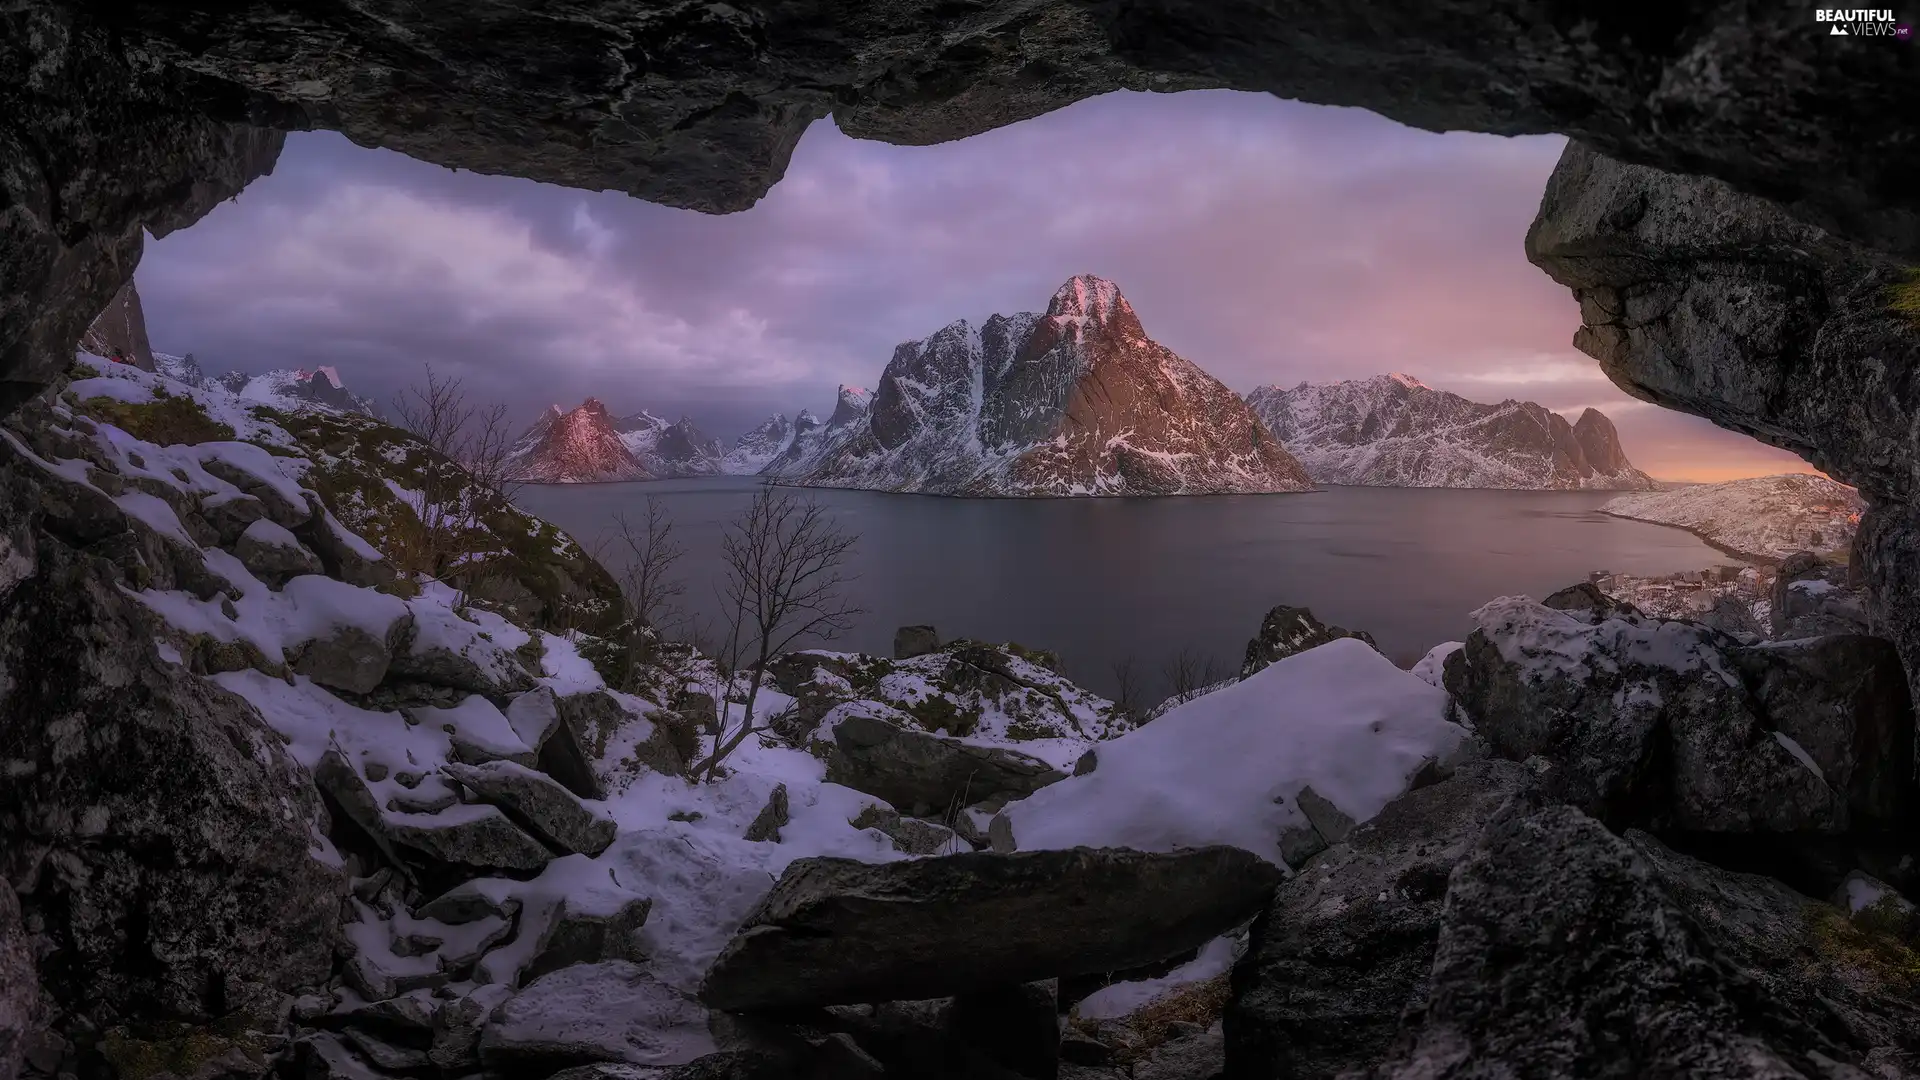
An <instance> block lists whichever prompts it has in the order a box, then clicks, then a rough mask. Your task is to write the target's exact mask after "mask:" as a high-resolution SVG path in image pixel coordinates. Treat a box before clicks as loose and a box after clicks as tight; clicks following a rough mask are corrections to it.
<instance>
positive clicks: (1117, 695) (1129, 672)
mask: <svg viewBox="0 0 1920 1080" xmlns="http://www.w3.org/2000/svg"><path fill="white" fill-rule="evenodd" d="M1113 686H1114V690H1113V694H1114V697H1113V703H1114V704H1115V705H1118V706H1120V711H1121V712H1124V713H1126V714H1128V715H1130V716H1138V715H1139V714H1140V705H1141V702H1140V691H1141V686H1140V671H1139V667H1138V665H1137V663H1136V662H1135V660H1134V658H1133V657H1132V656H1124V657H1121V658H1120V659H1119V660H1116V661H1114V664H1113Z"/></svg>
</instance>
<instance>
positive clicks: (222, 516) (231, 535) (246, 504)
mask: <svg viewBox="0 0 1920 1080" xmlns="http://www.w3.org/2000/svg"><path fill="white" fill-rule="evenodd" d="M200 516H201V517H202V518H204V519H205V520H206V522H207V524H208V525H211V526H213V531H214V533H215V534H216V538H217V540H218V541H219V544H220V546H221V547H229V548H230V547H232V546H233V545H235V544H237V543H239V542H240V537H241V536H243V535H245V534H246V531H247V527H248V526H249V525H252V524H253V523H254V522H256V521H259V520H261V519H263V518H265V517H266V516H267V508H266V505H265V504H264V503H262V502H261V501H260V500H259V499H256V498H254V497H253V496H251V495H246V494H240V493H237V492H227V493H225V494H222V495H214V496H211V497H209V498H207V499H205V500H202V501H201V503H200Z"/></svg>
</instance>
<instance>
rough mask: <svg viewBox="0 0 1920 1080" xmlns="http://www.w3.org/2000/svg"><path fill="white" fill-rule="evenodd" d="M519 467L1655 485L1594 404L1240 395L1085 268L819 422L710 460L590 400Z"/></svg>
mask: <svg viewBox="0 0 1920 1080" xmlns="http://www.w3.org/2000/svg"><path fill="white" fill-rule="evenodd" d="M563 419H564V420H566V427H565V431H564V435H561V434H556V433H555V431H554V428H555V425H557V424H559V423H560V421H561V420H563ZM616 444H617V447H618V449H616V448H615V447H616ZM516 457H517V460H519V461H521V462H522V466H521V472H522V475H523V476H525V477H526V478H528V479H535V480H543V481H558V482H581V481H590V480H628V479H649V478H658V477H674V476H702V475H714V474H737V475H761V476H770V477H777V478H779V479H780V480H782V481H783V482H785V483H790V484H795V485H800V486H813V487H851V488H869V489H875V490H882V491H905V492H923V493H929V494H942V495H983V496H998V495H1018V496H1072V495H1172V494H1208V493H1230V492H1285V491H1301V490H1305V489H1307V488H1309V487H1310V486H1311V485H1312V484H1314V483H1323V484H1365V485H1380V486H1394V487H1484V488H1533V489H1603V490H1648V489H1652V488H1654V487H1656V486H1657V485H1656V484H1655V482H1654V481H1653V480H1652V479H1651V478H1650V477H1648V476H1647V475H1646V474H1645V473H1643V472H1641V471H1640V470H1638V469H1636V468H1634V467H1633V465H1632V463H1631V462H1630V461H1628V460H1627V456H1626V453H1625V452H1624V451H1623V450H1622V449H1621V446H1620V438H1619V435H1618V433H1617V432H1616V431H1615V430H1614V427H1613V424H1612V422H1611V421H1609V420H1608V419H1607V418H1606V416H1605V415H1603V414H1602V413H1600V412H1599V411H1598V410H1594V409H1588V410H1586V411H1585V412H1584V413H1582V414H1581V415H1580V417H1579V419H1578V420H1576V421H1575V422H1573V423H1568V422H1567V420H1566V419H1565V418H1564V417H1562V416H1560V415H1559V414H1557V413H1554V412H1551V411H1549V410H1548V409H1546V408H1545V407H1543V406H1541V405H1538V404H1535V403H1534V402H1530V401H1511V400H1510V401H1503V402H1500V403H1499V404H1494V405H1487V404H1481V403H1479V402H1474V401H1469V400H1468V399H1466V398H1464V397H1461V396H1460V395H1458V394H1452V393H1447V392H1446V391H1442V390H1436V389H1434V388H1432V387H1430V386H1427V385H1426V384H1424V383H1422V382H1420V381H1419V380H1418V379H1415V378H1413V377H1412V376H1408V375H1400V374H1392V375H1380V376H1376V377H1373V378H1370V379H1360V380H1353V381H1349V382H1339V383H1331V384H1322V385H1313V384H1307V383H1302V384H1301V385H1299V386H1296V387H1292V388H1281V387H1278V386H1263V387H1260V388H1259V389H1257V390H1255V391H1253V392H1252V393H1251V394H1248V395H1247V396H1246V398H1245V399H1244V400H1243V399H1242V398H1241V397H1240V396H1239V395H1236V394H1235V393H1234V392H1233V391H1231V390H1229V389H1227V387H1226V386H1224V385H1222V384H1221V383H1220V382H1219V381H1218V380H1216V379H1214V378H1213V377H1212V376H1210V375H1208V374H1207V373H1206V372H1205V371H1202V370H1201V369H1200V368H1199V367H1198V366H1196V365H1195V364H1193V363H1192V362H1190V361H1188V360H1186V359H1184V358H1182V357H1180V356H1179V355H1177V354H1175V353H1174V352H1173V351H1172V350H1169V349H1167V348H1166V347H1165V346H1162V345H1160V344H1159V343H1157V342H1155V341H1153V340H1152V339H1151V338H1149V337H1148V336H1147V334H1146V331H1145V329H1144V328H1143V327H1142V326H1141V323H1140V320H1139V317H1138V315H1137V314H1135V312H1134V310H1133V306H1132V305H1131V304H1129V303H1128V302H1127V300H1126V298H1125V297H1124V296H1122V295H1121V293H1120V290H1119V288H1118V287H1117V286H1115V285H1114V284H1113V283H1112V282H1110V281H1106V280H1104V279H1102V278H1098V277H1093V276H1091V275H1085V276H1081V277H1076V278H1074V279H1072V280H1071V281H1069V282H1067V283H1066V284H1065V285H1063V286H1061V288H1060V289H1059V290H1058V291H1057V292H1056V293H1055V294H1054V296H1053V299H1052V301H1051V302H1050V303H1049V304H1048V307H1047V310H1046V312H1045V313H1041V314H1036V313H1023V314H1017V315H995V316H993V317H992V318H989V319H988V320H987V321H986V322H985V323H983V324H981V325H980V326H978V327H975V326H972V325H970V324H968V323H967V322H965V321H960V322H955V323H952V324H950V325H949V326H947V327H946V328H944V329H942V330H940V331H939V332H938V333H935V334H933V335H932V336H930V337H927V338H924V339H922V340H919V341H909V342H906V343H904V344H902V345H900V346H898V347H897V348H895V349H894V353H893V358H892V360H891V361H890V362H889V363H888V364H887V366H886V369H885V371H883V372H882V373H881V376H880V381H879V383H878V389H876V390H875V391H874V392H872V393H868V392H867V391H865V390H861V389H857V388H854V387H848V386H842V387H841V388H840V393H839V399H838V401H837V402H836V404H835V407H834V411H833V414H832V415H831V416H830V417H829V418H828V419H827V420H826V421H825V422H824V423H823V422H822V421H821V420H820V419H819V418H818V417H817V416H816V415H815V414H814V413H812V412H811V411H809V410H805V409H802V410H801V411H800V412H799V413H797V414H796V415H795V417H794V418H793V419H792V420H789V419H788V418H787V415H786V414H784V413H782V414H779V415H776V416H771V417H768V418H767V419H766V420H765V421H763V422H762V423H761V424H760V425H759V426H757V427H755V428H754V429H753V430H752V431H749V432H747V433H746V434H744V435H742V436H740V437H739V438H738V439H736V440H734V442H733V444H732V445H731V446H729V447H724V448H723V447H722V446H720V445H719V443H718V442H716V441H715V440H713V439H711V438H708V437H707V436H705V435H704V434H702V433H701V432H700V430H699V429H698V428H697V427H696V426H695V425H694V423H693V421H692V420H690V419H687V418H684V417H683V418H682V419H681V420H680V421H679V422H678V423H676V424H671V425H670V424H667V423H666V422H665V421H663V420H661V419H659V418H658V417H655V416H652V415H651V414H648V413H645V412H642V413H637V414H635V415H633V416H631V417H625V418H615V417H613V416H611V415H610V414H609V413H608V412H607V410H606V408H605V407H604V406H603V405H601V404H600V403H599V402H598V401H595V400H592V399H589V400H588V402H587V403H586V404H584V405H582V406H581V407H580V408H578V409H575V410H573V411H572V412H563V411H562V410H561V409H560V408H559V407H558V406H555V407H554V408H553V409H552V410H551V411H550V412H549V413H548V414H547V416H545V417H543V418H542V420H541V421H540V422H539V423H536V424H535V425H534V426H533V427H532V428H530V429H529V430H528V432H527V433H526V435H525V436H523V438H522V439H521V441H520V444H519V448H518V450H517V453H516Z"/></svg>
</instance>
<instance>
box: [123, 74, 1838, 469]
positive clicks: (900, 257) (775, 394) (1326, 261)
mask: <svg viewBox="0 0 1920 1080" xmlns="http://www.w3.org/2000/svg"><path fill="white" fill-rule="evenodd" d="M1561 142H1562V140H1560V139H1559V138H1557V137H1537V138H1523V139H1503V138H1500V137H1497V136H1489V135H1475V134H1452V135H1434V134H1430V133H1426V132H1418V131H1413V130H1409V129H1407V128H1404V127H1400V126H1399V125H1397V124H1394V123H1392V122H1390V121H1387V120H1384V119H1381V118H1380V117H1378V116H1374V115H1372V114H1370V113H1366V112H1363V111H1360V110H1354V109H1333V108H1326V107H1319V106H1309V105H1300V104H1297V103H1293V102H1286V101H1280V100H1277V99H1274V98H1270V97H1266V96H1262V95H1249V94H1235V93H1230V92H1225V91H1219V92H1207V93H1187V94H1178V95H1148V94H1130V93H1121V94H1113V95H1109V96H1107V97H1103V98H1098V99H1095V100H1092V101H1086V102H1082V103H1080V104H1078V105H1075V106H1073V107H1070V108H1067V109H1062V110H1060V111H1059V112H1055V113H1052V114H1050V115H1048V116H1044V117H1041V118H1039V119H1036V120H1032V121H1028V122H1026V123H1023V124H1018V125H1015V126H1013V127H1010V128H1004V129H1001V130H999V131H994V132H989V133H987V134H985V135H980V136H976V137H974V138H971V139H967V140H964V141H962V142H958V143H950V144H947V145H944V146H932V147H893V146H886V145H882V144H879V143H870V142H859V141H856V140H853V139H849V138H847V137H845V136H843V135H841V134H840V132H839V131H838V130H837V129H836V128H835V127H834V126H833V124H832V122H831V121H830V120H829V121H821V122H820V123H818V124H816V125H815V126H814V127H813V128H812V130H810V131H809V132H808V133H807V136H806V138H805V139H804V140H802V142H801V144H800V146H799V149H798V150H797V151H796V152H795V154H794V157H793V165H792V168H791V169H790V170H789V171H788V173H787V177H786V179H785V180H784V181H782V182H781V183H780V184H778V185H777V186H776V187H775V188H774V189H773V191H772V193H771V194H769V195H768V196H767V197H766V198H765V199H763V200H762V201H761V202H760V204H759V205H758V206H756V207H755V208H754V209H752V210H750V211H747V212H745V213H740V214H733V215H728V216H724V217H712V216H707V215H702V214H697V213H692V212H689V211H681V210H672V209H668V208H665V207H660V206H653V205H650V204H647V203H643V202H639V201H637V200H635V199H632V198H629V197H627V196H625V195H621V194H618V193H615V192H582V191H574V190H570V189H566V188H558V187H550V186H546V185H541V184H535V183H530V182H528V181H524V180H514V179H506V178H501V177H489V176H479V175H475V174H472V173H456V172H451V171H448V170H446V169H442V168H439V167H437V166H432V165H427V164H423V163H421V162H417V161H412V160H410V159H408V158H405V157H403V156H401V155H398V154H393V153H389V152H386V151H375V150H365V149H362V148H360V147H356V146H354V145H352V144H351V143H349V142H347V141H346V140H345V139H343V138H341V137H339V136H337V135H334V134H331V133H315V134H303V135H294V136H291V137H290V138H289V139H288V142H287V149H286V153H285V154H284V155H283V156H282V157H281V159H280V163H279V165H278V167H277V168H276V169H275V170H274V173H273V175H272V176H269V177H267V178H265V179H262V180H260V181H258V182H256V183H255V184H253V185H252V186H251V187H249V188H248V189H247V190H246V191H245V192H244V193H243V194H241V196H240V197H239V198H238V199H236V200H234V201H232V202H230V203H228V204H227V205H224V206H222V207H220V208H219V209H217V210H216V211H214V212H213V213H212V214H211V215H209V216H208V217H207V218H206V219H205V220H204V221H202V222H201V223H199V224H197V225H195V226H194V227H192V228H191V229H188V230H186V231H185V232H181V233H177V234H175V235H173V236H170V237H167V238H166V239H164V240H160V241H157V242H154V243H152V244H150V245H149V246H148V249H147V254H146V257H145V259H144V261H143V262H142V263H141V265H140V269H139V274H138V282H139V287H140V292H141V295H142V298H143V300H144V302H145V305H146V311H147V318H148V323H149V326H150V331H151V336H152V339H153V342H154V346H155V347H156V348H158V349H161V350H163V351H167V352H192V353H194V355H195V357H196V358H197V359H199V360H200V361H201V363H202V366H203V367H205V368H206V369H207V370H208V371H210V372H216V373H217V372H220V371H224V370H228V369H232V368H238V369H243V370H252V371H264V370H268V369H271V368H277V367H317V366H320V365H323V364H332V365H335V366H336V367H338V368H339V370H340V372H341V374H342V376H343V377H344V379H345V380H346V382H347V384H348V385H349V386H350V387H352V388H354V389H356V390H359V391H361V392H363V393H367V394H370V395H372V396H374V397H375V398H376V399H378V400H381V401H383V402H384V401H386V400H388V399H389V398H390V397H391V396H392V395H393V394H394V393H395V392H396V391H397V390H398V389H399V388H400V387H401V386H403V385H405V384H406V383H407V382H409V381H412V380H413V379H415V378H417V377H418V375H419V374H420V372H421V369H422V365H423V364H426V363H431V364H432V365H433V366H434V367H435V368H436V369H437V370H439V371H442V372H446V373H451V374H456V375H459V376H460V377H461V378H462V379H463V380H465V383H466V385H467V387H468V388H469V389H470V390H471V391H473V392H475V393H476V394H478V395H481V396H484V397H487V398H490V399H500V400H505V401H507V402H509V403H511V404H512V405H513V407H514V408H515V409H516V410H517V411H519V412H521V413H523V414H524V415H525V417H526V419H528V420H529V421H530V420H531V419H532V418H533V417H534V416H535V414H536V413H537V412H538V410H539V409H541V408H542V407H544V406H545V405H546V404H547V403H548V402H558V403H561V404H564V405H572V404H576V403H578V401H579V400H580V399H582V398H584V397H586V396H588V395H594V396H597V397H599V398H601V399H602V400H604V401H606V402H607V404H608V405H609V406H610V407H611V408H613V409H614V410H615V411H616V412H617V413H624V412H631V411H634V410H638V409H642V408H645V409H649V410H651V411H653V412H655V413H660V414H664V415H668V416H677V415H679V414H681V413H686V414H690V415H692V416H693V417H694V418H695V420H696V421H697V422H698V423H699V424H700V425H701V426H702V427H703V428H705V429H706V430H707V431H709V432H710V433H711V434H714V435H716V436H718V437H720V438H721V439H722V440H723V441H724V440H730V439H731V438H732V437H734V436H735V435H737V434H738V433H739V432H741V431H744V430H745V429H747V428H748V427H750V426H752V425H753V424H754V423H756V422H758V421H759V420H760V419H761V418H763V417H765V416H766V415H768V414H770V413H772V412H776V411H782V412H786V413H788V414H789V415H791V414H793V413H794V412H796V411H798V410H799V409H800V408H802V407H811V408H813V409H814V410H815V411H817V412H822V413H823V414H824V412H825V411H826V410H828V409H830V408H831V406H832V403H833V398H834V388H835V387H836V385H838V384H840V383H849V384H852V385H857V386H871V385H872V383H873V382H874V380H875V379H876V378H877V376H878V375H879V373H880V370H881V368H882V367H883V366H884V365H885V363H886V360H887V358H888V357H889V356H890V355H891V353H892V350H893V346H894V345H895V343H897V342H899V341H903V340H907V339H910V338H919V337H924V336H926V335H928V334H930V333H932V332H933V331H935V330H937V329H939V328H940V327H941V326H943V325H945V324H947V323H949V322H951V321H953V320H954V319H958V318H966V319H970V320H975V321H977V320H980V319H982V318H985V317H986V316H987V315H989V314H991V313H993V312H996V311H999V312H1010V311H1021V310H1036V309H1044V307H1045V305H1046V302H1047V298H1048V297H1049V296H1050V295H1051V294H1052V293H1053V290H1054V289H1055V288H1056V287H1058V286H1059V284H1060V283H1061V282H1063V281H1065V280H1066V279H1067V278H1068V277H1070V276H1072V275H1074V274H1077V273H1095V274H1100V275H1102V276H1105V277H1108V278H1111V279H1112V280H1114V281H1116V282H1118V283H1119V284H1120V287H1121V289H1122V290H1123V291H1124V292H1125V293H1126V294H1127V296H1128V298H1129V299H1130V300H1132V301H1133V304H1134V307H1135V308H1136V309H1137V310H1138V311H1139V313H1140V317H1141V320H1142V322H1143V323H1144V324H1145V325H1146V328H1147V331H1148V333H1150V334H1152V335H1153V336H1154V337H1155V338H1156V339H1158V340H1159V341H1161V342H1162V343H1164V344H1166V345H1168V346H1169V347H1171V348H1173V349H1174V350H1175V351H1177V352H1179V353H1181V354H1182V355H1184V356H1186V357H1187V358H1188V359H1190V360H1193V361H1194V362H1196V363H1198V364H1199V365H1200V366H1201V367H1203V368H1205V369H1207V370H1208V371H1210V372H1212V373H1213V374H1214V375H1215V376H1216V377H1218V378H1220V379H1221V380H1222V381H1224V382H1226V383H1227V384H1228V385H1229V386H1231V387H1233V388H1234V389H1236V390H1240V391H1246V390H1249V389H1251V388H1252V387H1254V386H1257V385H1260V384H1262V383H1281V384H1293V383H1297V382H1300V381H1301V380H1311V381H1324V380H1333V379H1342V378H1354V377H1362V376H1366V375H1372V374H1377V373H1380V372H1384V371H1403V372H1408V373H1410V374H1413V375H1415V376H1418V377H1419V378H1421V379H1423V380H1425V381H1426V382H1428V383H1431V384H1433V385H1435V386H1438V387H1441V388H1443V389H1447V390H1453V391H1456V392H1458V393H1461V394H1464V395H1466V396H1468V397H1471V398H1475V399H1478V400H1483V401H1497V400H1500V399H1502V398H1506V397H1517V398H1526V399H1531V400H1534V401H1538V402H1540V403H1542V404H1544V405H1546V406H1547V407H1549V408H1551V409H1555V410H1558V411H1561V412H1566V413H1569V414H1570V416H1571V415H1577V414H1578V412H1579V410H1580V409H1581V408H1584V407H1586V406H1588V405H1593V406H1597V407H1599V408H1601V409H1602V410H1604V411H1605V412H1607V414H1608V415H1610V416H1612V417H1613V419H1614V421H1615V423H1616V424H1617V425H1618V426H1619V428H1620V431H1621V436H1622V439H1623V441H1624V443H1625V445H1626V449H1627V453H1628V455H1629V456H1630V457H1631V458H1632V459H1633V460H1634V462H1635V463H1636V464H1638V465H1640V466H1641V467H1642V468H1644V469H1646V470H1647V471H1649V472H1651V473H1653V474H1654V475H1656V476H1660V477H1664V478H1669V479H1699V480H1717V479H1726V478H1729V477H1734V476H1751V475H1758V474H1762V473H1769V472H1781V471H1786V470H1792V469H1806V468H1807V466H1806V465H1805V464H1804V463H1803V462H1801V461H1800V460H1799V459H1798V458H1796V457H1793V456H1792V455H1790V454H1787V453H1784V452H1782V451H1779V450H1775V449H1772V448H1770V447H1766V446H1762V445H1761V444H1759V443H1756V442H1753V441H1752V440H1750V439H1747V438H1745V437H1744V436H1740V435H1735V434H1732V433H1730V432H1724V431H1721V430H1719V429H1717V428H1714V427H1712V426H1711V425H1709V424H1707V423H1706V422H1705V421H1702V420H1697V419H1695V418H1693V417H1688V416H1682V415H1679V414H1676V413H1668V412H1664V411H1662V410H1660V409H1657V408H1655V407H1653V406H1649V405H1646V404H1643V403H1641V402H1637V401H1634V400H1632V399H1630V398H1628V397H1627V396H1626V395H1624V394H1622V393H1621V392H1620V391H1619V390H1617V389H1615V388H1614V387H1613V386H1612V384H1610V383H1609V382H1607V380H1606V378H1605V377H1604V376H1602V375H1601V374H1600V372H1599V369H1598V367H1597V366H1596V365H1595V363H1594V362H1593V361H1592V360H1591V359H1589V358H1587V357H1586V356H1584V355H1582V354H1581V353H1579V352H1577V351H1576V350H1574V349H1573V347H1572V346H1571V345H1570V344H1569V341H1570V339H1571V337H1572V334H1573V331H1574V328H1575V327H1576V326H1577V325H1578V322H1579V319H1578V309H1577V307H1576V305H1575V304H1574V302H1573V300H1572V298H1571V297H1570V296H1569V295H1568V293H1567V292H1566V290H1564V289H1562V288H1561V287H1559V286H1557V285H1555V284H1554V283H1553V282H1552V281H1551V280H1549V279H1548V278H1547V277H1546V275H1544V274H1542V273H1541V272H1540V271H1538V270H1536V269H1534V268H1533V267H1532V266H1531V265H1529V264H1528V263H1527V261H1526V257H1525V255H1524V254H1523V252H1522V250H1521V241H1522V239H1523V237H1524V236H1525V235H1526V229H1527V225H1528V223H1529V222H1530V221H1531V220H1532V217H1533V212H1534V208H1535V206H1536V205H1537V203H1538V201H1539V195H1540V191H1541V189H1542V187H1543V186H1544V184H1545V181H1546V178H1547V174H1548V173H1549V172H1550V171H1551V170H1552V168H1553V163H1554V160H1555V159H1556V158H1557V157H1558V155H1559V152H1560V147H1561Z"/></svg>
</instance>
